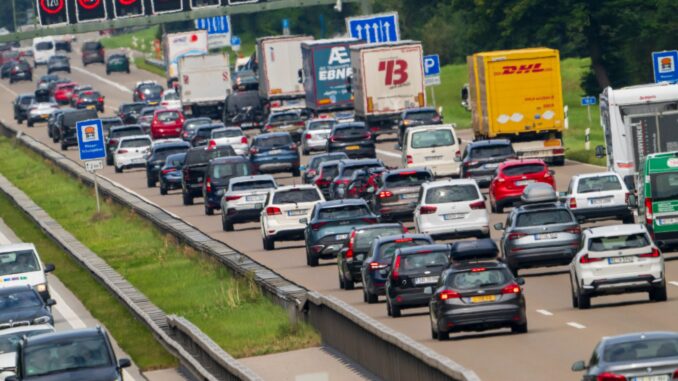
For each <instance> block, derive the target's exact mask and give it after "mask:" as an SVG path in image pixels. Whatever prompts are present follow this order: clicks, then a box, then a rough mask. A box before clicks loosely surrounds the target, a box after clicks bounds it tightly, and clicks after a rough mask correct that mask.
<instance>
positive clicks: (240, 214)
mask: <svg viewBox="0 0 678 381" xmlns="http://www.w3.org/2000/svg"><path fill="white" fill-rule="evenodd" d="M260 218H261V209H254V208H253V209H235V208H228V210H227V211H226V219H227V220H228V221H231V222H258V221H259V219H260Z"/></svg>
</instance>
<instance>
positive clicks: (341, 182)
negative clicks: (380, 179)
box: [328, 159, 384, 199]
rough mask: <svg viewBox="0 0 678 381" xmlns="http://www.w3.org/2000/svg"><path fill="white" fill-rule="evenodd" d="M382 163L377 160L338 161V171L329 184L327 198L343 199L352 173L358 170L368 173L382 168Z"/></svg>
mask: <svg viewBox="0 0 678 381" xmlns="http://www.w3.org/2000/svg"><path fill="white" fill-rule="evenodd" d="M383 167H384V163H383V162H382V161H381V160H379V159H360V160H341V161H339V169H338V170H337V175H336V176H335V177H334V178H333V179H332V181H331V183H330V184H329V191H328V193H329V198H330V199H341V198H344V194H345V192H346V188H347V187H348V184H349V183H350V182H351V177H352V176H353V172H355V171H358V170H361V169H362V170H364V171H368V170H369V169H371V168H383Z"/></svg>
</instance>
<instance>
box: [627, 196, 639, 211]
mask: <svg viewBox="0 0 678 381" xmlns="http://www.w3.org/2000/svg"><path fill="white" fill-rule="evenodd" d="M629 206H630V207H632V208H637V207H638V199H636V195H635V194H630V195H629Z"/></svg>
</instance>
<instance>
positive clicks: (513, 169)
mask: <svg viewBox="0 0 678 381" xmlns="http://www.w3.org/2000/svg"><path fill="white" fill-rule="evenodd" d="M543 171H544V165H542V164H524V165H512V166H510V167H506V168H504V169H503V170H502V173H503V174H504V175H506V176H523V175H531V174H534V173H539V172H543Z"/></svg>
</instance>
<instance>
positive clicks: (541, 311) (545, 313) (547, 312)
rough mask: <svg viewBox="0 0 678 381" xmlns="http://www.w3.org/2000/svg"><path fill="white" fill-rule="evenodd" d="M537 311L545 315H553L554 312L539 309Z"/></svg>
mask: <svg viewBox="0 0 678 381" xmlns="http://www.w3.org/2000/svg"><path fill="white" fill-rule="evenodd" d="M537 312H538V313H540V314H542V315H544V316H553V313H551V312H549V311H547V310H537Z"/></svg>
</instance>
